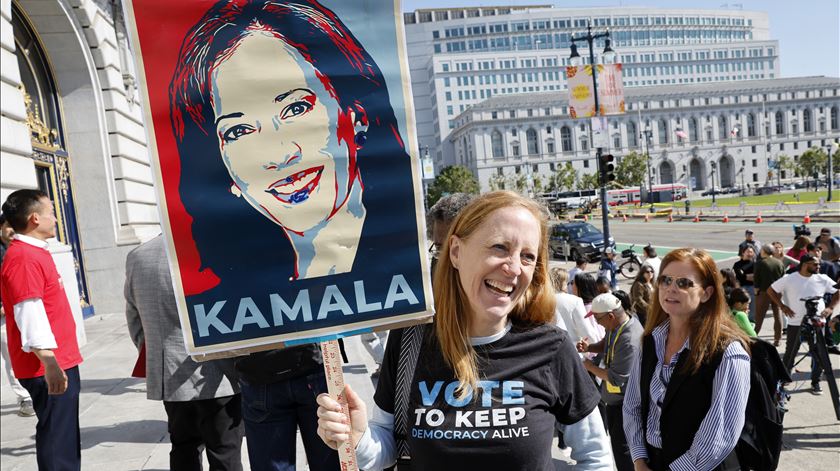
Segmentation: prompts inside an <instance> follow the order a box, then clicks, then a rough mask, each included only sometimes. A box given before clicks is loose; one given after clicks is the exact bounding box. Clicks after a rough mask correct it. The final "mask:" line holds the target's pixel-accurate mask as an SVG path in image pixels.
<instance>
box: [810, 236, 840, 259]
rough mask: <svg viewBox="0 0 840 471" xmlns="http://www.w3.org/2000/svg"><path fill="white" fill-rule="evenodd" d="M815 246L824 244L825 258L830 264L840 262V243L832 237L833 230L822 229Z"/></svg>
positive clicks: (815, 240)
mask: <svg viewBox="0 0 840 471" xmlns="http://www.w3.org/2000/svg"><path fill="white" fill-rule="evenodd" d="M814 244H817V245H819V244H824V245H823V246H824V247H825V248H824V249H823V258H824V259H825V260H827V261H829V262H837V261H839V260H840V242H838V241H837V239H835V238H834V237H832V236H831V229H829V228H827V227H823V228H822V229H820V235H819V237H817V238H816V239H814Z"/></svg>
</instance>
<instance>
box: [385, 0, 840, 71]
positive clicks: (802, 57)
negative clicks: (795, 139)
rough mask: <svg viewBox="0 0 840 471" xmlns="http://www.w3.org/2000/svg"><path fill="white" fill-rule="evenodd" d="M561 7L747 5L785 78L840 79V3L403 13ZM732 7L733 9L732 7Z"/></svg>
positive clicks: (464, 0)
mask: <svg viewBox="0 0 840 471" xmlns="http://www.w3.org/2000/svg"><path fill="white" fill-rule="evenodd" d="M552 3H553V4H555V5H557V6H558V7H588V6H590V7H606V6H618V5H623V6H649V7H666V8H708V9H717V8H720V7H721V6H722V5H724V4H727V3H728V4H729V5H730V6H731V5H733V4H741V5H743V9H744V10H756V11H765V12H767V14H768V16H769V18H770V37H771V38H772V39H776V40H778V41H779V56H780V57H781V68H782V71H781V72H782V76H783V77H801V76H808V75H828V76H831V77H840V1H838V0H762V1H759V0H693V1H686V0H622V1H619V0H613V1H603V0H592V1H584V0H575V1H551V0H543V1H540V0H531V1H523V0H483V1H482V0H403V2H402V8H403V11H413V10H417V9H421V8H446V7H460V6H476V5H535V4H536V5H539V4H552ZM730 8H731V7H730Z"/></svg>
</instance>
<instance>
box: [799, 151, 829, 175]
mask: <svg viewBox="0 0 840 471" xmlns="http://www.w3.org/2000/svg"><path fill="white" fill-rule="evenodd" d="M797 164H798V167H799V174H800V175H802V176H804V177H805V178H808V177H810V176H811V175H813V174H814V173H825V166H826V165H827V164H828V155H827V154H826V153H825V151H824V150H822V149H820V148H819V147H812V148H810V149H808V150H806V151H805V152H803V153H802V155H800V156H799V161H798V162H797Z"/></svg>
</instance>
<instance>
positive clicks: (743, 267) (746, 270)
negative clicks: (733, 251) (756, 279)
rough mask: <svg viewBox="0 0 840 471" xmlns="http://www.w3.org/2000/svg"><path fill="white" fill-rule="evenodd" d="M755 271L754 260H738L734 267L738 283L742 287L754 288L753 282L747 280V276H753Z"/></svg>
mask: <svg viewBox="0 0 840 471" xmlns="http://www.w3.org/2000/svg"><path fill="white" fill-rule="evenodd" d="M754 270H755V262H753V261H752V260H738V261H737V262H735V264H734V265H732V271H734V272H735V277H736V278H738V283H740V284H741V286H752V285H753V282H752V280H748V279H747V275H752V274H753V271H754Z"/></svg>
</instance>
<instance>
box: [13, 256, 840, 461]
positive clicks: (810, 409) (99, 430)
mask: <svg viewBox="0 0 840 471" xmlns="http://www.w3.org/2000/svg"><path fill="white" fill-rule="evenodd" d="M552 265H557V266H565V267H570V264H567V263H564V262H557V261H555V262H552ZM592 269H594V268H592ZM621 287H623V289H627V290H629V281H627V280H622V282H621ZM85 329H86V331H87V339H88V342H87V344H86V345H85V346H84V347H83V348H82V354H83V356H84V358H85V362H84V363H83V364H82V365H81V368H80V370H81V378H82V393H81V399H80V422H81V433H82V469H84V470H94V471H95V470H108V471H123V470H125V471H128V470H165V469H169V458H168V452H169V440H168V435H167V431H166V414H165V412H164V409H163V404H162V403H161V402H156V401H149V400H147V399H146V391H145V382H144V380H142V379H136V378H131V377H130V373H131V370H132V367H133V365H134V362H135V359H136V357H137V352H136V350H135V348H134V346H133V344H132V343H131V341H130V340H129V339H128V334H127V329H126V327H125V318H124V316H123V314H122V313H113V314H104V315H97V316H94V317H92V318H89V319H87V320H86V321H85ZM770 330H771V329H766V331H767V332H769V331H770ZM767 332H765V334H766V333H767ZM346 348H347V353H348V356H349V359H350V363H349V364H347V365H345V366H344V374H345V380H346V381H347V383H349V384H350V385H352V387H353V388H354V389H355V390H356V391H357V392H358V393H359V394H360V395H361V396H362V397H363V398H365V399H366V400H367V402H368V403H371V402H372V399H371V398H372V396H373V391H374V384H373V382H372V381H371V379H370V373H371V372H373V371H375V369H376V367H375V364H374V362H373V360H372V359H371V357H370V355H368V354H367V352H366V351H365V350H364V348H363V347H362V345H361V342H360V341H359V338H358V337H354V338H351V339H348V341H347V342H346ZM803 354H804V352H803ZM807 363H808V360H807V359H806V360H805V361H804V362H803V363H802V364H801V366H800V367H799V369H801V370H802V371H803V373H796V374H795V380H796V382H795V383H794V384H793V385H792V388H791V389H792V399H791V401H790V404H789V407H790V412H789V413H788V414H787V417H786V419H785V425H786V433H785V446H786V449H785V450H784V452H783V453H782V457H781V464H780V467H779V469H781V470H794V469H796V470H800V469H801V470H828V469H838V464H840V422H838V421H837V420H836V419H835V417H834V416H833V414H832V412H831V399H830V397H829V395H828V388H827V387H824V389H825V390H826V392H825V393H824V394H823V395H822V396H813V395H811V394H810V393H809V392H808V389H809V386H810V385H809V382H808V380H807V373H805V372H806V371H807V370H808V367H806V365H807ZM832 366H833V369H834V371H835V373H834V374H835V376H840V358H839V357H838V356H832ZM0 398H2V401H0V469H2V470H3V471H6V470H8V471H23V470H35V469H36V468H37V466H36V463H35V440H34V438H35V423H36V419H35V418H34V417H29V418H26V417H19V416H18V415H17V414H16V412H17V406H16V402H15V396H14V394H13V393H12V391H11V388H10V387H9V385H8V382H7V380H6V378H5V376H4V377H3V378H2V387H1V388H0ZM297 455H298V463H301V465H299V469H303V470H306V469H308V467H307V466H305V464H302V463H305V455H304V453H303V448H302V446H301V445H300V444H298V448H297ZM553 455H554V457H555V464H556V467H557V469H558V470H562V469H571V466H570V463H572V462H571V461H570V460H569V459H568V458H567V456H568V455H567V454H563V452H561V451H560V450H558V449H557V448H556V447H553ZM243 464H244V466H245V469H246V470H248V469H250V467H249V466H248V463H247V452H246V447H245V445H244V444H243ZM205 466H206V465H205Z"/></svg>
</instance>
